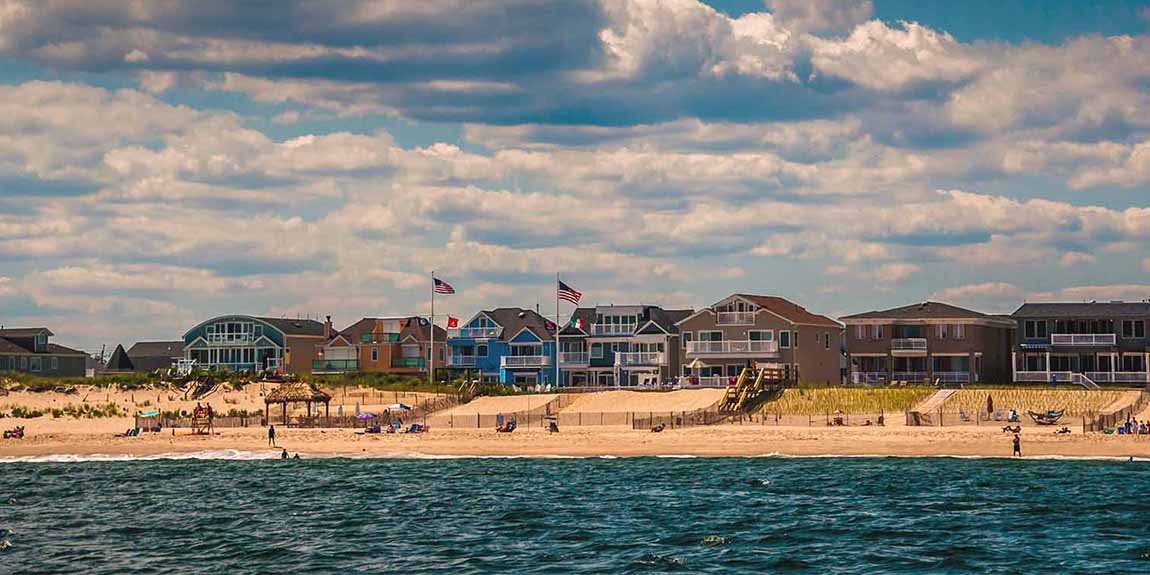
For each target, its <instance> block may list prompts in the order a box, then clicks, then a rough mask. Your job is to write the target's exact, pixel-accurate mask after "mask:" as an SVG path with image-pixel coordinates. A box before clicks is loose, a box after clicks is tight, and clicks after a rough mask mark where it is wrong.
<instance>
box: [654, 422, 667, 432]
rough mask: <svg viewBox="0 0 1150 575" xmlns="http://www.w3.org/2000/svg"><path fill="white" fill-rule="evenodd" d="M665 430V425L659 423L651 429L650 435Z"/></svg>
mask: <svg viewBox="0 0 1150 575" xmlns="http://www.w3.org/2000/svg"><path fill="white" fill-rule="evenodd" d="M666 428H667V426H666V425H665V424H662V423H660V424H659V425H656V426H655V427H652V428H651V433H662V431H663V430H664V429H666Z"/></svg>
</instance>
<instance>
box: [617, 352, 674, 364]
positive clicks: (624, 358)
mask: <svg viewBox="0 0 1150 575" xmlns="http://www.w3.org/2000/svg"><path fill="white" fill-rule="evenodd" d="M666 362H667V355H666V354H664V353H663V352H661V351H620V352H616V353H615V364H616V365H618V366H621V367H627V366H636V365H664V364H665V363H666Z"/></svg>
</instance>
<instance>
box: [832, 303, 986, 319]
mask: <svg viewBox="0 0 1150 575" xmlns="http://www.w3.org/2000/svg"><path fill="white" fill-rule="evenodd" d="M839 319H841V320H843V321H845V322H849V321H851V320H863V319H891V320H931V319H938V320H940V319H982V320H995V321H997V320H998V319H999V318H996V317H994V316H992V315H988V314H985V313H981V312H977V311H974V310H970V309H966V308H962V307H958V306H956V305H950V304H948V303H942V302H936V301H925V302H922V303H915V304H910V305H904V306H902V307H896V308H891V309H886V310H876V311H868V312H863V313H856V314H853V315H848V316H844V317H842V318H839Z"/></svg>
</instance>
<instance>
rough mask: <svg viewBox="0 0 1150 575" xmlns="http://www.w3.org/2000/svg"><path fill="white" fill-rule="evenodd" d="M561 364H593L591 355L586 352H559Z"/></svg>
mask: <svg viewBox="0 0 1150 575" xmlns="http://www.w3.org/2000/svg"><path fill="white" fill-rule="evenodd" d="M559 363H560V364H562V365H587V364H589V363H591V354H589V353H587V352H585V351H563V352H559Z"/></svg>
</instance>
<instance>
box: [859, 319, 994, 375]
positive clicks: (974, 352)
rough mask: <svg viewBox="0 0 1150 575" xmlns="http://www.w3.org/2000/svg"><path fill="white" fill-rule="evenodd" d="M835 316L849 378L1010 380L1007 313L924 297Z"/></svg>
mask: <svg viewBox="0 0 1150 575" xmlns="http://www.w3.org/2000/svg"><path fill="white" fill-rule="evenodd" d="M839 320H840V321H842V322H843V323H844V324H845V325H846V342H847V351H848V355H849V359H850V370H851V372H850V381H851V383H854V384H857V385H885V384H888V383H890V382H896V381H902V382H910V383H919V384H921V383H930V384H936V385H964V384H968V383H999V384H1001V383H1006V382H1008V381H1010V377H1011V373H1010V346H1011V342H1012V336H1013V332H1014V321H1013V320H1011V319H1009V318H1004V317H1002V316H996V315H989V314H985V313H981V312H977V311H974V310H970V309H966V308H961V307H958V306H954V305H950V304H947V303H942V302H933V301H926V302H921V303H915V304H911V305H905V306H902V307H896V308H892V309H886V310H879V311H868V312H864V313H858V314H854V315H848V316H846V317H841V318H839Z"/></svg>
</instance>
